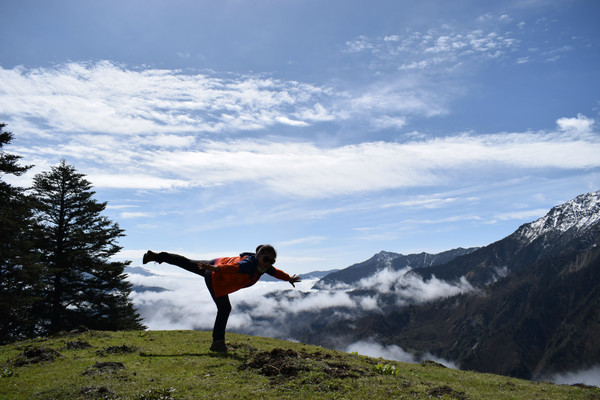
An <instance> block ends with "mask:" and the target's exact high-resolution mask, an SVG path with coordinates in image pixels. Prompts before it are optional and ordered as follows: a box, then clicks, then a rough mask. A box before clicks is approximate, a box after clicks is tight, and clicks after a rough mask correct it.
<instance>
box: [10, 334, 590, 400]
mask: <svg viewBox="0 0 600 400" xmlns="http://www.w3.org/2000/svg"><path fill="white" fill-rule="evenodd" d="M210 341H211V333H210V332H198V331H142V332H99V331H89V332H84V333H79V334H67V335H63V336H59V337H53V338H47V339H35V340H29V341H25V342H19V343H14V344H10V345H5V346H2V347H0V399H11V400H16V399H65V400H66V399H69V400H71V399H140V400H141V399H144V400H158V399H165V400H167V399H248V398H252V399H319V400H324V399H459V400H460V399H527V400H530V399H600V389H598V388H595V387H576V386H566V385H553V384H547V383H535V382H530V381H524V380H519V379H512V378H507V377H503V376H498V375H490V374H480V373H474V372H465V371H456V370H452V369H448V368H445V367H443V366H441V365H439V364H436V363H433V362H426V363H423V364H406V363H400V362H394V361H388V360H383V359H375V358H370V357H364V356H359V355H357V354H346V353H341V352H336V351H332V350H327V349H323V348H321V347H317V346H309V345H304V344H300V343H292V342H287V341H282V340H276V339H269V338H261V337H253V336H244V335H236V334H228V342H229V345H230V346H231V347H233V350H232V351H230V352H229V353H227V354H219V353H213V352H210V351H209V350H208V347H209V346H210Z"/></svg>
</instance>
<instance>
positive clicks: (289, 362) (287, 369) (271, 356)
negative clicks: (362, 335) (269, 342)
mask: <svg viewBox="0 0 600 400" xmlns="http://www.w3.org/2000/svg"><path fill="white" fill-rule="evenodd" d="M249 368H253V369H257V370H258V373H259V374H261V375H264V376H268V377H271V378H274V377H278V378H290V377H294V376H296V375H298V373H300V372H302V371H311V370H320V371H322V372H324V373H326V374H327V375H328V376H330V377H332V378H351V377H352V378H356V377H358V373H359V372H362V371H358V370H356V369H355V368H353V367H351V366H350V365H348V364H346V363H344V362H342V361H340V360H335V359H333V358H332V356H331V355H329V354H322V353H320V352H317V353H307V352H301V353H298V352H296V351H294V350H291V349H288V350H285V349H279V348H275V349H273V350H271V351H263V352H257V353H255V354H254V355H252V356H251V357H250V358H249V359H248V360H247V361H246V362H244V363H243V364H242V365H241V366H240V370H244V369H249Z"/></svg>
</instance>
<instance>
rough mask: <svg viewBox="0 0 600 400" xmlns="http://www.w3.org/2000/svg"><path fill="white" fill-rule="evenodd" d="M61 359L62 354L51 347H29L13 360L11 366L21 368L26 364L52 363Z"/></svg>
mask: <svg viewBox="0 0 600 400" xmlns="http://www.w3.org/2000/svg"><path fill="white" fill-rule="evenodd" d="M56 357H60V353H59V352H58V351H56V350H54V349H53V348H51V347H45V346H40V347H36V346H27V347H25V348H24V349H23V353H22V354H20V355H18V356H17V357H15V358H14V359H12V360H11V362H10V363H11V364H12V365H14V366H15V367H20V366H23V365H26V364H38V363H41V362H52V361H54V360H55V359H56Z"/></svg>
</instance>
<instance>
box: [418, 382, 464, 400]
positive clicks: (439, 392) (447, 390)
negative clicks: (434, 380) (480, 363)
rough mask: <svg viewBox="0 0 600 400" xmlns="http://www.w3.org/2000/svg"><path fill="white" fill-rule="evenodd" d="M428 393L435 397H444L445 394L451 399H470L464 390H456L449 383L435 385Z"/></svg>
mask: <svg viewBox="0 0 600 400" xmlns="http://www.w3.org/2000/svg"><path fill="white" fill-rule="evenodd" d="M428 394H429V395H430V396H431V397H433V398H443V397H445V396H448V397H450V398H451V399H456V400H468V399H469V398H468V397H467V395H466V394H465V393H464V392H459V391H457V390H454V389H452V388H451V387H450V386H448V385H444V386H438V387H435V388H433V389H431V390H429V392H428Z"/></svg>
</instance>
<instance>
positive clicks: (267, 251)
mask: <svg viewBox="0 0 600 400" xmlns="http://www.w3.org/2000/svg"><path fill="white" fill-rule="evenodd" d="M276 259H277V252H276V251H275V248H274V247H273V246H271V245H269V244H264V245H259V246H258V247H257V248H256V253H242V254H240V255H239V256H237V257H221V258H217V259H214V260H190V259H188V258H186V257H184V256H182V255H179V254H173V253H167V252H160V253H155V252H153V251H151V250H148V251H147V252H146V253H145V254H144V256H143V258H142V262H143V263H144V264H147V263H149V262H151V261H154V262H158V263H159V264H161V263H163V262H164V263H167V264H172V265H176V266H178V267H181V268H183V269H185V270H187V271H190V272H193V273H195V274H198V275H201V276H203V277H204V280H205V281H206V286H207V288H208V291H209V292H210V295H211V296H212V299H213V300H214V302H215V304H216V306H217V317H216V319H215V324H214V327H213V334H212V336H213V342H212V345H211V346H210V350H211V351H218V352H226V351H227V350H228V348H227V345H226V344H225V328H226V327H227V320H228V319H229V313H230V312H231V303H230V302H229V294H230V293H233V292H235V291H237V290H239V289H242V288H246V287H249V286H252V285H254V284H255V283H256V282H258V280H259V279H260V277H261V276H262V275H263V274H265V273H267V274H269V275H271V276H274V277H275V278H277V279H280V280H283V281H287V282H289V283H291V284H292V286H294V287H296V285H295V283H297V282H300V281H301V278H300V277H299V276H297V275H292V276H290V275H288V274H287V273H285V272H283V271H281V270H279V269H277V268H275V267H274V266H273V264H275V260H276Z"/></svg>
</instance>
